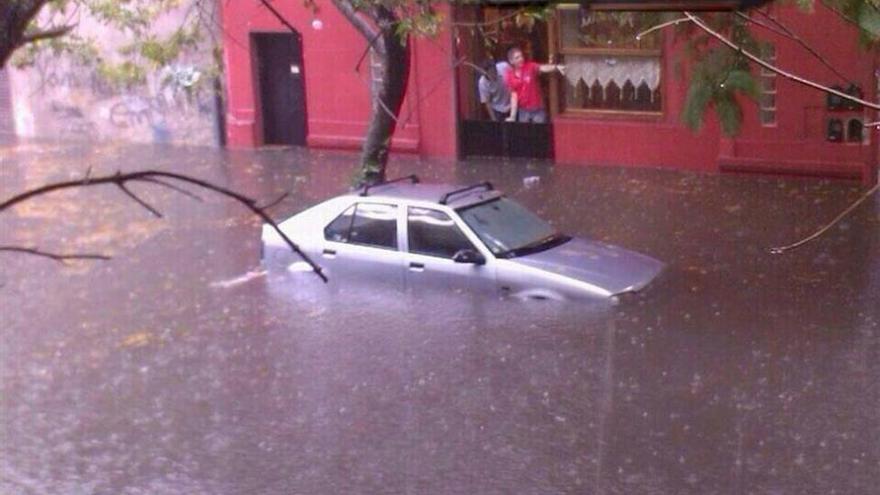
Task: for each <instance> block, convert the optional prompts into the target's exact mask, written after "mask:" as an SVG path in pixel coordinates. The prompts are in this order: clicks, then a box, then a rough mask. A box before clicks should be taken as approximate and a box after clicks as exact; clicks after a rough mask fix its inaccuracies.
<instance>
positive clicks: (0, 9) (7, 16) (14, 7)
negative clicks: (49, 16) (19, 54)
mask: <svg viewBox="0 0 880 495" xmlns="http://www.w3.org/2000/svg"><path fill="white" fill-rule="evenodd" d="M47 1H48V0H16V1H4V2H0V69H2V68H3V67H5V66H6V62H8V61H9V57H11V56H12V53H13V52H14V51H15V50H17V49H18V48H19V47H21V46H22V45H24V44H25V43H28V42H29V41H30V39H29V38H28V37H26V36H25V31H26V30H27V27H28V25H29V24H30V22H31V20H32V19H33V18H34V17H36V16H37V14H38V13H39V12H40V9H42V8H43V5H45V4H46V2H47Z"/></svg>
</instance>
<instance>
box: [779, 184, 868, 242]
mask: <svg viewBox="0 0 880 495" xmlns="http://www.w3.org/2000/svg"><path fill="white" fill-rule="evenodd" d="M877 190H880V184H877V185H875V186H874V187H872V188H871V189H868V191H866V192H865V194H862V196H861V197H860V198H859V199H857V200H856V201H855V202H853V204H851V205H849V207H848V208H847V209H845V210H843V212H842V213H841V214H840V215H837V216H836V217H835V218H834V220H832V221H830V222H829V223H828V224H826V225H825V226H824V227H822V228H821V229H819V230H817V231H816V232H814V233H813V234H811V235H809V236H807V237H805V238H803V239H801V240H799V241H797V242H794V243H792V244H789V245H787V246H779V247H772V248H770V249H768V251H769V252H770V253H772V254H784V253H785V252H786V251H791V250H792V249H797V248H799V247H801V246H803V245H804V244H806V243H808V242H810V241H812V240H813V239H816V238H818V237H819V236H821V235H822V234H824V233H825V232H828V229H830V228H831V227H834V226H835V225H837V223H838V222H840V221H841V220H843V219H844V217H846V216H847V215H849V214H850V213H852V211H853V210H855V209H856V208H858V206H859V205H860V204H862V203H864V202H865V200H866V199H868V198H869V197H871V195H872V194H874V193H876V192H877Z"/></svg>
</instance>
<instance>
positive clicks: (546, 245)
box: [498, 233, 571, 258]
mask: <svg viewBox="0 0 880 495" xmlns="http://www.w3.org/2000/svg"><path fill="white" fill-rule="evenodd" d="M570 240H571V237H569V236H567V235H563V234H559V233H556V234H552V235H548V236H547V237H544V238H541V239H538V240H537V241H535V242H530V243H528V244H525V245H523V246H520V247H518V248H515V249H510V250H507V251H504V252H503V253H499V254H498V257H499V258H516V257H517V256H525V255H527V254H534V253H538V252H541V251H546V250H547V249H551V248H554V247H556V246H559V245H561V244H565V243H566V242H568V241H570Z"/></svg>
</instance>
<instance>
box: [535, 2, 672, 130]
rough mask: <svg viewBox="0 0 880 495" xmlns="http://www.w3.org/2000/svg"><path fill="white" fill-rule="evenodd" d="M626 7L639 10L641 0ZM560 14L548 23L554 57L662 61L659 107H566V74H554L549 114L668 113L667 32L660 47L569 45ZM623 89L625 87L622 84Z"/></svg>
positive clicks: (625, 116)
mask: <svg viewBox="0 0 880 495" xmlns="http://www.w3.org/2000/svg"><path fill="white" fill-rule="evenodd" d="M579 8H580V6H579V5H578V4H576V3H561V4H557V5H555V9H556V10H557V11H558V10H576V9H579ZM626 10H630V11H638V4H633V6H632V7H627V9H626ZM560 22H561V21H560V16H559V15H554V16H553V19H552V20H551V21H550V22H549V23H548V24H549V26H548V29H547V32H548V36H549V37H550V40H549V42H548V50H549V51H550V54H551V55H550V56H551V60H555V58H556V57H562V58H563V61H564V57H565V55H567V54H568V55H593V56H602V55H605V56H608V57H657V59H658V60H659V63H660V94H661V100H660V110H618V109H608V108H565V109H564V110H563V104H562V100H563V96H562V94H563V93H562V92H563V91H564V90H563V88H561V87H560V84H566V80H565V76H562V78H558V77H554V78H552V79H551V81H550V114H551V116H553V117H563V118H566V117H570V118H575V119H584V118H607V119H621V120H653V121H659V120H662V119H663V118H665V117H666V112H667V97H666V93H665V90H666V87H667V74H666V73H667V72H668V71H667V70H666V50H667V46H666V44H667V43H666V41H667V37H666V34H665V32H660V33H658V36H660V37H661V39H660V48H652V49H638V48H567V49H563V47H562V35H561V29H562V28H561V25H560ZM621 90H623V88H621Z"/></svg>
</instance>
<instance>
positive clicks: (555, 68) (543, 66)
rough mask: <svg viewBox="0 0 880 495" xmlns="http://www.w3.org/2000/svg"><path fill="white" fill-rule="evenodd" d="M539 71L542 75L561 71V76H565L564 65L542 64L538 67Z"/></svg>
mask: <svg viewBox="0 0 880 495" xmlns="http://www.w3.org/2000/svg"><path fill="white" fill-rule="evenodd" d="M538 70H540V71H541V72H542V73H544V74H546V73H548V72H556V71H559V73H560V74H563V75H564V74H565V65H562V64H541V65H539V66H538Z"/></svg>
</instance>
